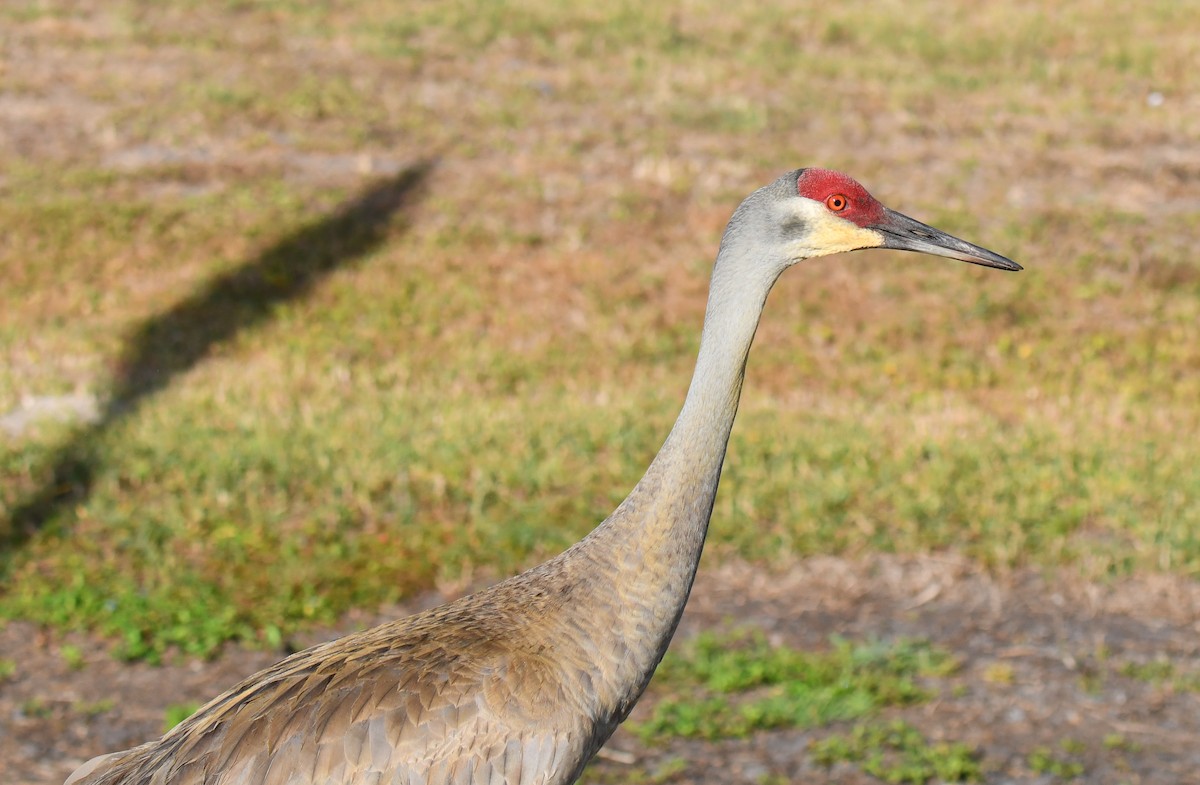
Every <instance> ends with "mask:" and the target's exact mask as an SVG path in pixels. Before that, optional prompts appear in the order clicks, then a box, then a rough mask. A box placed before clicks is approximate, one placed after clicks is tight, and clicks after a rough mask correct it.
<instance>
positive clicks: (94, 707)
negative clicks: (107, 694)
mask: <svg viewBox="0 0 1200 785" xmlns="http://www.w3.org/2000/svg"><path fill="white" fill-rule="evenodd" d="M114 706H116V701H114V700H113V699H112V698H101V699H100V700H98V701H90V702H81V703H76V704H75V705H74V706H72V707H71V708H72V709H74V710H75V711H76V712H77V713H79V714H82V715H83V716H85V717H99V716H100V715H101V714H107V713H108V712H110V711H112V710H113V707H114Z"/></svg>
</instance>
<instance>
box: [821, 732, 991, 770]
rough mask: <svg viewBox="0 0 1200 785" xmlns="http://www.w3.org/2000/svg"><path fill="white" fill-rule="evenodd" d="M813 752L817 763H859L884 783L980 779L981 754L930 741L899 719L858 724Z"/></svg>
mask: <svg viewBox="0 0 1200 785" xmlns="http://www.w3.org/2000/svg"><path fill="white" fill-rule="evenodd" d="M809 754H810V755H812V756H813V759H814V760H816V761H817V762H818V763H820V764H822V765H825V766H832V765H833V764H835V763H841V762H850V763H855V764H857V765H858V766H859V767H860V768H861V769H862V770H863V771H865V772H866V773H867V774H870V775H871V776H873V777H878V778H879V779H881V780H883V781H884V782H892V783H916V784H917V785H920V784H921V783H925V782H929V781H930V780H936V781H939V782H982V781H983V768H982V766H981V764H980V760H979V755H978V754H977V753H976V752H975V751H974V750H972V749H971V748H970V747H968V746H967V745H965V744H959V743H954V744H947V743H944V742H939V743H935V744H930V743H929V742H928V741H926V740H925V737H924V736H923V735H921V732H920V731H918V730H917V729H916V728H914V727H913V726H911V725H909V724H908V723H906V722H904V721H902V720H897V721H895V722H890V723H887V724H857V725H855V726H854V728H853V729H852V730H851V731H850V732H849V733H846V734H834V735H832V736H827V737H825V738H824V739H821V740H820V741H818V742H816V743H814V744H813V745H812V746H811V747H810V748H809Z"/></svg>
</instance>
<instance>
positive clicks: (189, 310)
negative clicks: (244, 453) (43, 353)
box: [0, 162, 432, 566]
mask: <svg viewBox="0 0 1200 785" xmlns="http://www.w3.org/2000/svg"><path fill="white" fill-rule="evenodd" d="M431 168H432V163H430V162H422V163H419V164H416V165H414V166H412V167H409V168H408V169H406V170H404V171H402V172H400V173H399V174H397V175H395V176H393V177H390V178H388V179H386V180H383V181H382V182H378V183H376V184H374V185H373V186H372V187H370V188H368V189H367V190H366V191H364V192H363V193H362V194H360V195H359V196H358V197H357V198H355V199H354V200H353V201H351V202H348V203H347V204H345V205H344V206H343V207H341V208H340V209H339V210H338V211H337V212H335V213H334V214H332V215H330V216H328V217H326V218H322V219H320V220H318V221H315V222H313V223H311V224H309V225H307V226H305V227H303V228H301V229H300V230H298V231H297V232H295V233H293V234H292V235H290V236H288V237H285V238H284V239H282V240H280V241H279V242H278V243H276V244H275V245H273V246H272V247H270V248H268V249H266V250H265V251H263V252H262V253H261V254H259V255H258V256H256V257H255V258H253V259H250V260H248V261H246V262H245V263H243V264H241V265H239V266H238V267H236V268H235V269H233V270H231V271H229V272H228V273H225V274H224V275H221V276H218V277H217V278H215V279H214V280H212V281H210V282H209V283H208V284H207V285H206V286H204V287H203V288H202V289H200V290H199V291H197V292H196V293H195V294H193V295H192V296H191V297H188V298H187V299H185V300H183V301H181V302H179V303H178V304H176V305H175V306H174V307H172V308H171V309H169V310H167V311H165V312H163V313H161V314H158V315H157V316H154V317H151V318H150V319H148V320H147V321H146V322H145V323H143V324H142V325H141V326H140V327H138V328H137V329H135V330H134V331H133V332H132V333H131V335H130V336H129V339H128V341H127V342H126V346H125V350H124V351H123V352H122V355H121V358H120V360H119V361H118V364H117V373H116V378H115V379H114V382H113V387H112V394H111V395H110V397H109V399H108V402H107V403H106V404H105V406H104V408H103V410H102V411H101V413H100V417H99V419H98V420H97V421H96V422H95V423H94V424H92V425H91V426H89V427H87V428H84V429H81V430H79V431H78V432H76V434H75V435H74V436H73V437H72V438H71V440H70V441H68V442H67V443H66V444H64V445H63V447H62V448H61V449H60V450H59V451H58V453H57V455H56V457H55V459H54V464H53V467H52V468H51V470H50V471H49V477H48V479H47V481H46V483H45V484H44V485H43V486H42V487H40V488H39V489H38V490H37V491H35V492H34V493H33V494H31V495H30V496H29V498H27V499H24V500H22V501H20V502H18V504H17V506H16V507H15V508H14V509H13V510H12V513H11V515H10V516H9V517H8V520H7V521H5V522H2V523H0V557H2V556H3V552H5V551H7V552H9V553H11V552H12V551H13V550H15V549H17V548H19V547H20V546H21V545H22V544H23V543H25V542H26V541H27V540H28V539H29V538H30V537H31V536H33V535H34V534H35V533H36V532H37V531H39V530H40V529H42V528H44V527H45V526H46V525H47V524H48V523H50V522H51V521H53V520H54V519H55V518H56V517H57V516H58V515H59V514H60V513H62V512H63V511H64V510H66V509H68V508H70V507H73V506H77V505H79V504H82V503H83V502H84V501H85V500H86V499H87V497H88V495H89V494H90V493H91V489H92V483H93V481H94V478H95V475H96V471H97V469H98V468H100V467H99V463H100V458H99V445H100V441H101V437H103V435H104V433H105V432H106V431H107V430H108V429H109V428H110V427H111V426H113V425H114V424H115V423H117V422H119V421H120V420H121V419H123V418H124V417H127V416H129V415H131V414H133V413H134V412H136V411H137V409H138V407H139V406H140V405H141V403H142V402H143V401H144V400H146V399H147V398H148V397H150V396H152V395H154V394H155V393H157V392H159V391H160V390H163V389H164V388H166V387H167V386H168V385H169V384H170V383H171V381H172V380H173V379H174V378H175V377H176V376H178V375H179V374H181V373H184V372H186V371H188V370H189V369H191V368H193V367H194V366H196V365H197V364H198V363H200V362H202V361H203V360H204V358H205V357H206V356H208V354H209V353H210V352H212V351H213V349H215V348H216V347H218V346H220V345H221V344H223V343H226V342H228V341H230V340H232V339H233V338H234V337H235V336H237V335H238V334H239V333H241V332H243V331H245V330H248V329H251V328H253V327H255V326H256V325H258V324H259V323H261V322H263V321H266V320H267V319H269V318H270V316H271V312H272V309H273V308H274V307H275V306H276V305H278V304H279V303H283V302H287V301H289V300H296V299H299V298H301V297H304V296H305V295H307V294H308V293H309V292H310V291H311V290H312V289H313V288H314V287H315V286H316V285H317V284H318V283H320V282H321V280H322V279H324V278H325V277H326V276H328V275H329V274H330V273H332V272H334V271H335V270H339V269H342V268H345V267H349V266H351V265H353V264H355V263H356V262H358V261H360V260H361V259H362V258H363V257H365V256H366V255H367V254H368V253H370V252H371V251H372V250H373V249H375V248H376V247H378V246H379V245H380V243H382V242H383V241H384V240H385V239H386V238H387V237H388V234H389V227H390V226H391V224H392V221H393V217H394V216H395V215H396V214H397V213H401V214H403V213H404V212H405V211H406V210H407V209H408V208H409V207H411V206H412V205H413V204H414V203H415V202H416V201H417V200H418V199H419V198H420V195H421V192H422V191H423V187H424V185H425V182H426V180H427V179H428V175H429V172H430V169H431ZM2 561H3V559H2V558H0V566H2Z"/></svg>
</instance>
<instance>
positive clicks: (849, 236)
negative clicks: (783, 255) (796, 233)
mask: <svg viewBox="0 0 1200 785" xmlns="http://www.w3.org/2000/svg"><path fill="white" fill-rule="evenodd" d="M798 201H799V204H797V205H796V206H795V208H794V209H795V210H796V212H797V213H798V214H799V217H800V218H801V220H802V221H803V223H804V225H805V226H806V227H807V231H806V232H805V234H804V236H803V237H800V238H798V239H797V240H796V241H794V242H793V243H792V244H791V245H790V247H789V249H788V250H789V251H790V252H791V253H790V255H791V257H792V258H793V259H808V258H812V257H814V256H828V255H829V254H833V253H842V252H843V251H857V250H858V249H860V248H878V247H879V246H881V245H883V240H884V238H883V235H882V234H880V233H879V232H877V231H875V230H874V229H864V228H862V227H861V226H859V225H858V224H856V223H853V222H851V221H847V220H846V219H844V218H839V217H837V216H836V215H834V214H833V213H831V212H829V210H828V209H827V208H826V207H825V205H823V204H821V203H820V202H815V201H813V200H811V199H800V200H798Z"/></svg>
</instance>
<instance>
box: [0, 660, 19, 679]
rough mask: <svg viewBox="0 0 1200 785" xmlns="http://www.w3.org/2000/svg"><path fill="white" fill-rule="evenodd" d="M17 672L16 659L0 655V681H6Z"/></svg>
mask: <svg viewBox="0 0 1200 785" xmlns="http://www.w3.org/2000/svg"><path fill="white" fill-rule="evenodd" d="M16 672H17V661H16V660H12V659H9V658H8V657H0V682H2V681H8V680H9V679H11V678H12V677H13V676H14V675H15V674H16Z"/></svg>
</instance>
